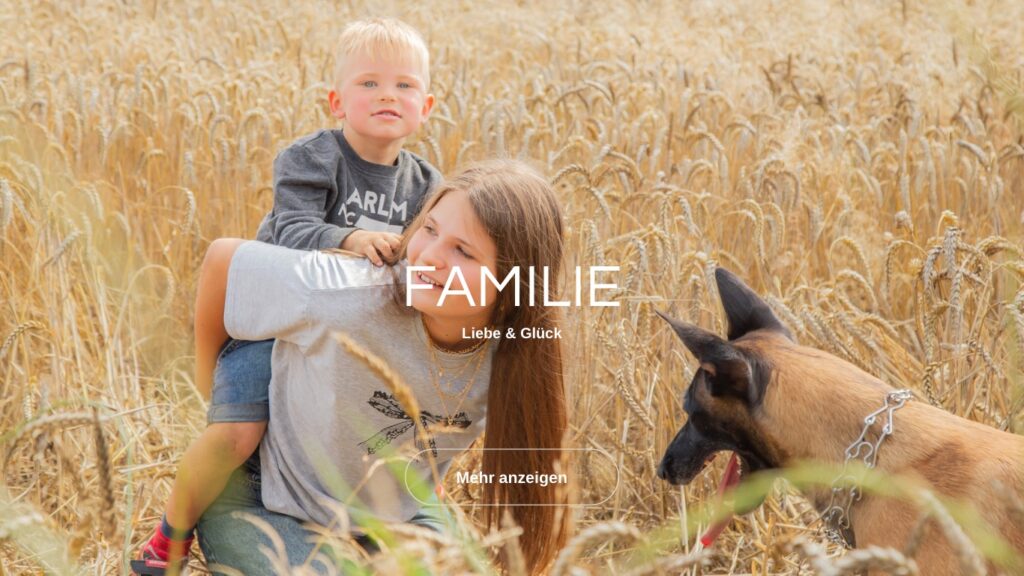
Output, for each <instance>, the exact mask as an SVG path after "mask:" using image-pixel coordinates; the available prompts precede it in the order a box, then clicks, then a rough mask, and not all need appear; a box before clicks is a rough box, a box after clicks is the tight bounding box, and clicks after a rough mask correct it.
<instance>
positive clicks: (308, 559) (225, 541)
mask: <svg viewBox="0 0 1024 576" xmlns="http://www.w3.org/2000/svg"><path fill="white" fill-rule="evenodd" d="M259 466H260V464H259V453H256V454H254V455H253V457H252V458H250V459H249V461H248V462H246V463H245V465H244V466H242V467H241V468H239V469H237V470H235V472H234V474H232V476H231V481H230V482H228V486H227V488H225V489H224V492H222V493H221V495H220V496H219V497H218V498H217V500H216V501H215V502H214V503H213V505H212V506H210V508H208V509H207V510H206V513H205V514H203V517H202V518H200V519H199V525H198V526H197V527H196V532H197V535H198V540H199V546H200V548H202V550H203V555H204V556H205V557H206V562H207V565H208V566H209V568H210V570H211V571H212V572H213V573H214V574H230V573H232V571H230V570H229V571H227V572H225V571H224V570H225V569H233V570H237V571H240V572H241V573H242V574H245V575H246V576H261V575H267V576H273V575H275V574H286V573H288V572H292V571H293V568H294V567H298V566H306V567H308V568H310V569H312V570H313V571H314V572H315V573H317V574H334V573H340V574H362V573H364V572H365V571H363V570H360V569H358V568H357V567H356V566H354V565H353V564H352V563H351V561H348V560H339V559H337V558H335V557H334V556H333V554H332V550H331V549H330V548H327V547H324V546H317V544H316V541H317V539H318V536H317V534H316V533H314V532H312V531H310V530H307V529H306V528H305V527H304V526H303V525H302V522H301V521H300V520H298V519H297V518H293V517H291V516H286V515H284V514H279V513H277V512H271V511H270V510H267V509H266V508H265V507H264V506H263V501H262V499H261V498H260V474H259ZM261 525H262V526H263V527H264V528H269V529H270V530H272V531H273V532H275V533H276V538H275V539H271V537H270V536H269V535H268V534H267V533H266V532H265V531H264V530H261V529H260V527H259V526H261ZM275 540H277V542H278V544H277V545H275ZM356 542H357V543H359V544H360V545H361V546H363V548H364V549H366V550H367V551H368V552H371V553H372V552H376V546H374V544H373V542H372V541H370V540H369V539H368V538H366V537H362V536H361V537H358V538H356ZM282 546H283V549H282ZM261 547H262V548H264V549H265V550H266V553H265V552H264V551H263V550H261ZM268 554H269V556H268Z"/></svg>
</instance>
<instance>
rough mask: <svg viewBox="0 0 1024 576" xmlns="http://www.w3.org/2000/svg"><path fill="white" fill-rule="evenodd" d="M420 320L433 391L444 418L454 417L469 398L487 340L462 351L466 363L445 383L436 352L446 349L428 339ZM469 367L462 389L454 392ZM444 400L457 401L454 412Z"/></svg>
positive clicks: (443, 372) (482, 340)
mask: <svg viewBox="0 0 1024 576" xmlns="http://www.w3.org/2000/svg"><path fill="white" fill-rule="evenodd" d="M420 320H421V321H422V323H423V333H424V335H425V336H426V341H427V342H426V344H427V353H428V354H429V356H430V363H431V364H432V366H430V380H431V383H432V384H433V385H434V390H436V391H437V394H438V398H439V399H440V400H441V405H442V406H443V407H444V410H445V416H446V417H452V416H455V414H456V413H458V411H459V409H460V408H461V407H462V404H463V403H464V402H465V401H466V398H467V397H468V396H469V391H470V390H471V389H472V388H473V384H475V383H476V379H477V376H478V375H479V374H480V368H481V367H482V366H483V363H484V356H485V353H484V352H485V351H486V350H487V347H486V346H484V344H486V342H487V340H486V339H485V338H482V339H480V340H479V341H478V342H476V343H474V344H473V345H472V346H471V347H470V348H469V349H468V350H465V351H462V352H461V353H460V355H463V356H467V359H466V361H465V362H464V363H463V364H462V366H460V367H459V368H458V370H457V371H456V372H455V373H453V374H450V375H449V376H448V378H447V381H445V380H446V379H445V370H444V366H443V365H442V364H441V361H440V359H439V358H438V357H437V350H438V349H440V350H442V351H447V349H446V348H444V347H441V346H438V345H437V343H436V342H434V340H433V338H431V337H430V332H428V331H427V323H426V320H425V319H424V318H423V317H422V316H420ZM470 366H473V373H472V375H471V376H470V377H469V379H468V380H467V381H466V383H465V384H464V385H463V386H462V389H461V390H458V391H456V390H455V386H456V385H457V384H458V383H459V382H460V381H461V380H462V377H463V375H464V374H465V373H466V371H467V370H469V368H470ZM445 398H448V399H455V400H457V403H456V404H455V409H454V410H449V409H448V402H446V401H445Z"/></svg>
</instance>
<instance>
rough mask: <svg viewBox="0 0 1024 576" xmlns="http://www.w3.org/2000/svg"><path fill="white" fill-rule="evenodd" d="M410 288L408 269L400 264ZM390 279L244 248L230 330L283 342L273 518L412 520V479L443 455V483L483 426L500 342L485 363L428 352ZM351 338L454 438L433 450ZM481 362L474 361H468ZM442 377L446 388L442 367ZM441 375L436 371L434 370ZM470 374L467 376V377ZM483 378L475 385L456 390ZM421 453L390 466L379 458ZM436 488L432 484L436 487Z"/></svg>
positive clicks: (276, 371) (274, 408)
mask: <svg viewBox="0 0 1024 576" xmlns="http://www.w3.org/2000/svg"><path fill="white" fill-rule="evenodd" d="M399 272H400V273H401V275H400V280H401V281H404V268H402V267H401V266H400V267H399ZM393 278H394V277H393V275H392V271H391V269H389V268H386V267H384V268H377V267H375V266H373V265H372V264H370V262H369V261H368V260H365V259H362V258H359V259H356V258H349V257H345V256H341V255H336V254H329V253H323V252H309V251H299V250H291V249H287V248H282V247H279V246H273V245H270V244H264V243H262V242H247V243H245V244H243V245H242V246H241V247H239V248H238V251H237V252H236V253H235V255H234V258H233V259H232V261H231V267H230V270H229V272H228V287H227V296H226V302H225V308H224V325H225V327H226V328H227V331H228V334H230V335H231V336H232V337H233V338H239V339H244V340H261V339H265V338H276V339H277V342H276V343H275V344H274V351H273V357H272V366H273V376H272V377H271V380H270V420H269V423H268V426H267V432H266V436H264V439H263V443H262V445H261V447H260V458H261V465H262V469H261V472H262V479H263V503H264V505H265V506H266V507H267V508H268V509H270V510H273V511H275V512H280V513H283V514H287V515H289V516H294V517H296V518H299V519H302V520H309V521H313V522H316V523H319V524H322V525H329V524H331V523H332V521H333V520H335V518H336V511H337V510H339V509H342V508H346V509H348V510H349V511H350V512H355V511H357V510H367V511H369V512H370V513H371V514H373V515H374V516H376V517H378V518H380V519H383V520H387V521H407V520H409V519H410V518H411V517H412V516H413V515H414V514H416V512H417V510H418V509H419V508H420V507H421V506H422V502H420V501H418V500H417V499H416V498H414V497H413V496H412V494H411V493H410V492H409V491H408V490H407V489H406V487H405V486H406V485H405V478H404V476H405V474H406V473H407V468H406V467H407V464H406V462H407V461H409V462H411V463H410V464H408V471H409V472H416V473H418V474H420V475H421V477H422V478H428V479H429V478H431V475H430V467H429V463H428V458H426V457H425V455H424V453H423V452H421V451H435V450H436V452H437V457H436V461H437V463H438V465H439V468H440V472H441V474H442V475H443V474H444V473H445V471H446V470H447V468H448V465H449V464H450V460H451V458H452V457H454V456H456V455H457V454H459V453H460V452H461V451H462V450H464V449H465V448H467V447H468V446H469V445H470V444H471V443H472V442H473V441H474V440H475V439H476V438H477V437H478V436H479V435H480V434H481V433H482V432H483V430H484V417H485V415H486V402H487V388H488V384H489V381H490V373H491V361H492V358H493V355H494V351H495V349H496V348H497V342H496V341H493V340H492V341H491V342H489V343H488V344H487V348H486V349H484V350H483V352H482V354H483V356H482V359H480V357H479V356H472V355H458V354H448V353H445V352H442V351H440V350H435V351H434V353H433V354H432V353H431V352H430V348H429V347H428V340H427V338H426V334H425V331H424V329H423V324H422V321H421V318H420V314H419V313H418V312H415V311H412V310H411V309H407V308H405V307H404V306H400V305H398V304H396V303H395V301H394V298H393V297H392V290H393ZM336 331H340V332H344V333H346V334H348V335H349V336H350V337H351V338H352V339H353V340H354V341H355V342H357V343H358V344H359V345H360V346H362V347H363V348H365V349H366V350H368V351H369V352H372V353H373V354H375V355H377V356H379V357H380V358H382V359H384V360H385V361H386V362H387V364H388V366H390V368H391V369H392V370H393V371H394V372H395V373H396V374H398V376H399V377H401V379H402V380H403V381H404V382H405V383H406V384H407V385H408V386H409V388H411V390H412V392H413V394H414V395H415V396H416V398H417V401H418V402H419V405H420V410H421V412H422V417H423V418H424V419H425V420H426V421H427V422H430V423H444V424H446V425H447V431H445V432H436V431H435V432H436V433H434V434H432V435H431V440H430V443H429V444H426V443H424V444H423V445H420V444H419V443H418V441H417V440H416V439H415V438H414V437H415V435H416V432H415V427H414V426H413V421H412V419H411V417H410V416H408V415H407V414H406V413H405V411H404V410H403V409H402V407H401V405H400V404H399V402H398V401H397V400H396V399H395V398H394V396H393V395H392V394H391V392H390V391H389V389H388V387H387V386H386V385H385V383H384V382H383V381H382V380H381V378H380V377H378V376H377V375H376V374H375V373H374V372H373V371H372V370H370V368H368V367H367V365H366V364H365V363H364V362H362V361H361V360H359V359H357V358H355V357H353V356H352V355H350V354H349V353H348V352H347V351H346V350H345V349H344V348H343V347H342V346H341V345H340V344H339V343H338V342H337V341H336V340H335V339H334V338H333V337H332V334H333V333H334V332H336ZM472 358H477V359H478V362H479V369H476V365H472V364H469V363H468V362H469V361H470V360H471V359H472ZM435 359H436V361H437V362H438V363H439V364H441V366H442V368H443V370H444V374H445V375H444V377H443V378H442V379H441V380H440V381H437V380H435V379H434V377H433V375H434V374H436V373H437V372H436V370H437V365H436V364H434V363H433V362H434V360H435ZM432 370H433V372H432ZM460 370H461V372H460ZM474 374H475V380H473V383H472V388H470V389H469V392H468V394H467V395H466V396H465V399H464V400H463V401H462V403H461V405H458V404H459V400H458V398H452V397H449V396H447V395H446V396H442V395H440V394H439V393H438V387H439V386H440V387H447V384H448V383H449V382H448V381H449V378H452V377H454V376H455V375H457V376H458V377H456V378H455V379H454V381H453V382H452V383H451V384H452V386H451V387H450V388H449V389H448V390H446V391H447V392H449V393H454V394H456V395H457V394H458V392H459V391H461V390H464V389H465V386H466V385H467V383H468V382H469V381H470V380H471V377H472V376H473V375H474ZM393 450H399V451H401V452H402V454H410V455H415V454H417V453H419V454H420V457H419V458H417V459H413V460H409V459H408V458H406V459H404V460H402V459H399V461H397V462H396V463H392V464H388V465H385V464H384V463H382V462H380V460H381V457H382V456H383V457H385V458H391V457H393V456H395V453H394V452H393ZM431 485H432V484H431Z"/></svg>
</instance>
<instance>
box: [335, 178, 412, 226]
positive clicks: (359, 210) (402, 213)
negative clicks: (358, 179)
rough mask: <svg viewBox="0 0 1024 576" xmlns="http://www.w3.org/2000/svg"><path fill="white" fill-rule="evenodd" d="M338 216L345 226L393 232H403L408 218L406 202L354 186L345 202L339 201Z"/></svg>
mask: <svg viewBox="0 0 1024 576" xmlns="http://www.w3.org/2000/svg"><path fill="white" fill-rule="evenodd" d="M339 204H341V207H340V208H338V216H340V217H341V219H342V221H343V222H344V224H345V226H353V227H356V228H359V229H361V230H367V231H369V232H391V233H392V234H401V233H402V230H404V228H403V227H402V226H403V223H404V222H405V220H406V218H407V212H408V211H407V207H406V202H402V203H400V204H399V203H396V202H395V201H394V200H392V199H390V198H388V196H387V195H386V194H381V193H379V192H374V191H372V190H364V191H363V192H361V193H360V192H359V188H356V187H353V188H352V193H351V194H349V196H348V199H347V200H345V201H344V202H339Z"/></svg>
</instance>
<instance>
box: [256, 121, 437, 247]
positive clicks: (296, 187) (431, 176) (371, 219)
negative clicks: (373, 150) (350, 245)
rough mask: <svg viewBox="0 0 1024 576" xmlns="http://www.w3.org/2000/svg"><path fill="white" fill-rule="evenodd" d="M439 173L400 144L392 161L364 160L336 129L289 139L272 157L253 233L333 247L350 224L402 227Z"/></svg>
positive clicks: (284, 242) (274, 240) (283, 242)
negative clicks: (268, 187) (266, 209)
mask: <svg viewBox="0 0 1024 576" xmlns="http://www.w3.org/2000/svg"><path fill="white" fill-rule="evenodd" d="M440 181H441V174H440V173H439V172H438V171H437V169H436V168H434V167H433V166H431V165H430V164H429V163H428V162H427V161H426V160H424V159H423V158H420V157H419V156H417V155H415V154H413V153H412V152H408V151H406V150H402V151H401V152H399V153H398V161H397V162H396V163H395V164H394V165H393V166H384V165H381V164H374V163H372V162H367V161H366V160H363V159H362V158H360V157H359V155H358V154H356V152H355V150H353V149H352V147H351V146H350V145H349V143H348V142H347V141H346V140H345V137H344V135H343V134H342V131H341V130H321V131H319V132H317V133H315V134H311V135H309V136H305V137H303V138H300V139H298V140H296V141H295V142H294V143H293V144H292V145H291V146H289V147H288V148H285V149H284V150H283V151H281V153H280V154H278V155H277V159H276V160H274V207H273V208H272V209H271V211H270V213H269V214H267V215H266V217H265V218H263V222H262V223H261V224H260V228H259V231H258V232H257V233H256V239H257V240H260V241H261V242H267V243H269V244H276V245H279V246H285V247H288V248H296V249H301V250H324V249H328V248H338V247H339V246H341V242H342V241H343V240H344V239H345V238H346V237H347V236H348V235H349V234H351V233H352V232H353V231H354V230H356V229H360V230H369V231H372V232H393V233H395V234H401V233H402V231H403V230H404V229H405V227H406V226H408V225H409V223H410V222H411V221H412V219H413V218H414V217H415V216H416V214H418V213H419V211H420V208H422V206H423V201H424V199H425V198H426V197H427V195H428V193H429V192H430V191H431V189H432V188H433V187H434V186H435V185H437V183H439V182H440Z"/></svg>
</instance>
